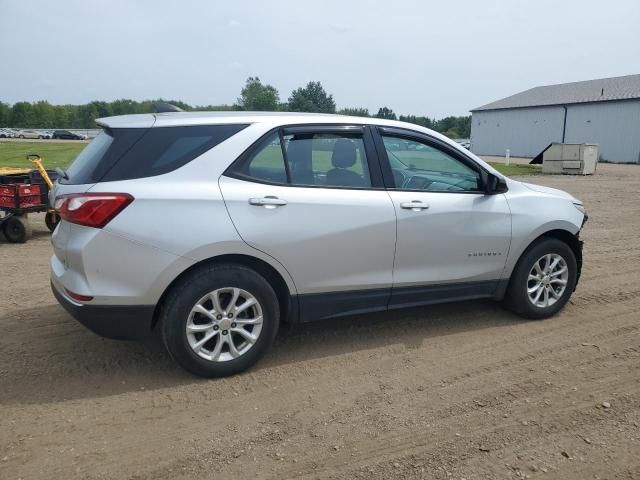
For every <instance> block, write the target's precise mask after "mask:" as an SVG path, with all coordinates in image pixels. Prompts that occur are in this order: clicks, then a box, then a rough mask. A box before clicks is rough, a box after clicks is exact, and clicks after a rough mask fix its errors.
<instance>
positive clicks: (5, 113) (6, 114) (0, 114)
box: [0, 102, 11, 128]
mask: <svg viewBox="0 0 640 480" xmlns="http://www.w3.org/2000/svg"><path fill="white" fill-rule="evenodd" d="M10 122H11V107H10V106H9V104H8V103H4V102H0V128H1V127H8V126H9V124H10Z"/></svg>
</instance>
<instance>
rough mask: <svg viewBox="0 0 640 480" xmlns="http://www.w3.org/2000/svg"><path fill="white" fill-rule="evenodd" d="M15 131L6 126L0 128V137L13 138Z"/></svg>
mask: <svg viewBox="0 0 640 480" xmlns="http://www.w3.org/2000/svg"><path fill="white" fill-rule="evenodd" d="M15 136H16V135H15V133H14V132H13V130H9V129H8V128H0V138H15Z"/></svg>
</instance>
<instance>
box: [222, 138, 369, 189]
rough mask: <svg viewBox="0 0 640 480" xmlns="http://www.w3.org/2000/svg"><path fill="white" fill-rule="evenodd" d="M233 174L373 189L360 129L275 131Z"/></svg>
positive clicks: (291, 182) (295, 183) (262, 179)
mask: <svg viewBox="0 0 640 480" xmlns="http://www.w3.org/2000/svg"><path fill="white" fill-rule="evenodd" d="M230 173H232V174H235V175H239V176H240V177H241V178H244V179H247V180H256V181H259V182H266V183H277V184H289V185H293V186H313V187H341V188H370V187H371V185H372V183H371V176H370V174H369V169H368V162H367V156H366V152H365V146H364V141H363V138H362V133H361V132H336V133H327V132H317V133H316V132H313V131H309V132H306V131H305V132H300V133H290V134H286V135H283V136H282V138H281V137H280V136H279V133H278V132H272V133H270V134H268V135H267V136H266V137H264V138H263V139H262V140H261V141H260V142H259V143H257V144H256V145H255V147H254V148H253V149H252V153H250V154H249V155H248V156H247V157H246V158H244V159H241V160H240V161H239V162H237V163H236V164H235V165H234V166H232V169H231V172H230Z"/></svg>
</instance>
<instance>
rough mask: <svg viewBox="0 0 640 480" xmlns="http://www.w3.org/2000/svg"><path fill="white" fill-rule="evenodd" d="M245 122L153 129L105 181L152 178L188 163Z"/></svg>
mask: <svg viewBox="0 0 640 480" xmlns="http://www.w3.org/2000/svg"><path fill="white" fill-rule="evenodd" d="M245 127H246V125H198V126H189V127H158V128H150V129H148V130H147V132H146V133H145V134H144V135H143V136H142V138H141V139H140V140H138V141H137V142H136V143H135V144H134V145H133V146H132V147H131V149H129V150H128V151H127V152H126V153H125V154H124V155H123V156H122V157H121V158H120V159H119V160H118V161H117V162H116V164H115V165H114V166H113V167H112V168H111V170H109V171H108V172H107V174H106V175H105V176H104V177H103V178H102V181H104V182H109V181H114V180H128V179H132V178H142V177H152V176H154V175H162V174H163V173H168V172H171V171H172V170H175V169H177V168H180V167H182V166H183V165H186V164H187V163H189V162H190V161H191V160H193V159H194V158H197V157H199V156H200V155H202V154H203V153H204V152H206V151H207V150H209V149H211V148H213V147H215V146H216V145H218V144H219V143H221V142H223V141H225V140H226V139H228V138H229V137H231V136H232V135H234V134H236V133H238V132H239V131H240V130H242V129H243V128H245Z"/></svg>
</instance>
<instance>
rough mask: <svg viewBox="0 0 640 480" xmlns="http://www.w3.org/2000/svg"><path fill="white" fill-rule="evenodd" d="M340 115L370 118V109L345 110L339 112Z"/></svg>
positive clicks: (355, 108)
mask: <svg viewBox="0 0 640 480" xmlns="http://www.w3.org/2000/svg"><path fill="white" fill-rule="evenodd" d="M338 113H339V114H340V115H349V116H352V117H370V116H371V115H370V114H369V109H368V108H361V107H354V108H343V109H341V110H338Z"/></svg>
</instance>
